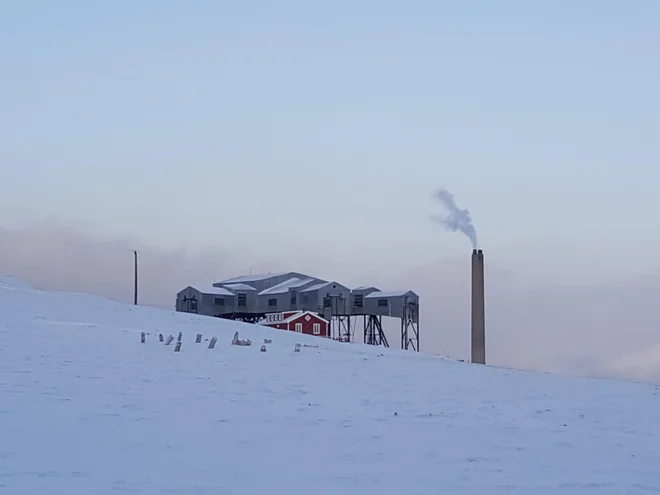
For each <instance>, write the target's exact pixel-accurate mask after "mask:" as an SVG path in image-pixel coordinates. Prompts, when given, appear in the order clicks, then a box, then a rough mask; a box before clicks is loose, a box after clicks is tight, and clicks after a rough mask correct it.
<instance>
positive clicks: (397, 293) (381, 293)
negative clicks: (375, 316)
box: [364, 290, 417, 299]
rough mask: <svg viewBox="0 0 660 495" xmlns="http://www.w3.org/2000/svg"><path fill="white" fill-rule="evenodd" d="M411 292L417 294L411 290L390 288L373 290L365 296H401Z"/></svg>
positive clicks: (371, 297) (370, 297)
mask: <svg viewBox="0 0 660 495" xmlns="http://www.w3.org/2000/svg"><path fill="white" fill-rule="evenodd" d="M409 294H412V295H413V296H417V294H415V293H414V292H413V291H411V290H388V291H378V292H372V293H371V294H367V295H366V296H364V297H365V298H369V299H373V298H385V297H401V296H407V295H409Z"/></svg>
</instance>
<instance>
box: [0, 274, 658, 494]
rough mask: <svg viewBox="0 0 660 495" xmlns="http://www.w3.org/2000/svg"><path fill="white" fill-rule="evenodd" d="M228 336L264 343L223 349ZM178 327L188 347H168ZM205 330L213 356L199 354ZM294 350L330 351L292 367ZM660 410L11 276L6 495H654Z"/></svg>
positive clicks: (612, 390) (2, 381) (0, 282)
mask: <svg viewBox="0 0 660 495" xmlns="http://www.w3.org/2000/svg"><path fill="white" fill-rule="evenodd" d="M236 330H238V331H239V332H240V335H241V337H244V338H251V339H252V340H253V341H254V343H255V344H256V345H252V346H251V347H239V346H232V345H230V341H231V338H232V336H233V333H234V331H236ZM142 331H144V332H147V333H148V335H147V342H146V344H140V332H142ZM180 331H181V332H183V346H182V349H181V352H180V353H175V352H174V346H173V345H171V346H165V345H163V344H161V343H159V342H158V341H157V340H158V339H157V334H158V333H159V332H162V333H163V334H164V335H165V336H167V335H169V334H172V335H174V336H176V335H177V334H178V332H180ZM425 331H426V332H430V331H431V329H425ZM198 332H200V333H202V334H203V336H204V339H208V338H211V337H212V336H217V337H218V343H217V345H216V348H215V349H213V350H210V349H208V348H207V347H208V342H203V343H202V344H195V343H194V339H195V334H196V333H198ZM264 337H269V338H271V339H272V341H273V342H272V344H271V345H269V346H268V350H267V352H265V353H261V352H259V347H260V346H259V345H258V344H260V343H261V342H262V341H263V339H264ZM296 342H300V343H302V344H308V345H319V348H311V347H303V348H302V349H301V352H299V353H294V352H293V350H294V345H295V343H296ZM658 410H660V391H658V389H657V388H655V387H652V386H645V385H637V384H628V383H619V382H612V381H605V380H587V379H575V378H569V377H557V376H551V375H538V374H531V373H522V372H514V371H507V370H501V369H492V368H487V367H480V366H476V365H468V364H463V363H457V362H452V361H448V360H444V359H441V358H438V357H432V356H424V355H416V354H414V353H405V352H403V351H397V350H384V349H381V348H371V347H367V346H362V345H356V344H354V345H351V344H339V343H336V342H331V341H327V340H324V339H320V338H315V337H305V336H301V335H297V334H294V333H288V332H283V331H276V330H271V329H267V328H260V327H256V326H252V325H247V324H236V323H232V322H227V321H221V320H218V319H213V318H204V317H196V316H191V315H185V314H175V313H172V312H168V311H160V310H155V309H150V308H140V307H138V308H136V307H132V306H127V305H123V304H118V303H114V302H110V301H107V300H103V299H100V298H98V297H94V296H88V295H81V294H68V293H48V292H41V291H36V290H32V289H30V288H29V287H28V286H26V285H25V284H22V283H20V282H17V281H15V280H11V279H0V493H1V494H5V493H6V494H8V495H9V494H11V495H33V494H40V493H52V494H63V495H76V494H81V495H83V494H84V495H89V494H96V495H100V494H110V493H113V494H122V493H127V494H128V493H131V494H162V493H170V494H186V495H188V494H259V495H262V494H287V495H288V494H307V495H315V494H342V495H345V494H362V495H366V494H379V495H384V494H397V495H404V494H415V495H421V494H434V495H437V494H442V493H446V494H463V493H470V494H499V493H520V494H528V495H529V494H535V493H553V494H555V493H561V494H572V493H598V494H616V495H622V494H627V493H651V492H654V491H655V492H658V491H660V465H659V464H658V460H659V459H660V422H659V421H658V420H657V417H658Z"/></svg>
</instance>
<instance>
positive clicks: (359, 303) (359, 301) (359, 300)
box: [353, 294, 364, 308]
mask: <svg viewBox="0 0 660 495" xmlns="http://www.w3.org/2000/svg"><path fill="white" fill-rule="evenodd" d="M353 304H354V306H355V307H356V308H361V307H363V306H364V296H363V295H362V294H355V302H354V303H353Z"/></svg>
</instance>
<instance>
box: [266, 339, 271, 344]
mask: <svg viewBox="0 0 660 495" xmlns="http://www.w3.org/2000/svg"><path fill="white" fill-rule="evenodd" d="M272 343H273V341H272V340H270V339H264V344H272Z"/></svg>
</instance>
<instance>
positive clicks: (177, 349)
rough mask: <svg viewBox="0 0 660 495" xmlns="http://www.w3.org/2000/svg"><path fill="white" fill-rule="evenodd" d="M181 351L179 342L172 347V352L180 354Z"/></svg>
mask: <svg viewBox="0 0 660 495" xmlns="http://www.w3.org/2000/svg"><path fill="white" fill-rule="evenodd" d="M180 351H181V342H177V343H176V345H175V346H174V352H180Z"/></svg>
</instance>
